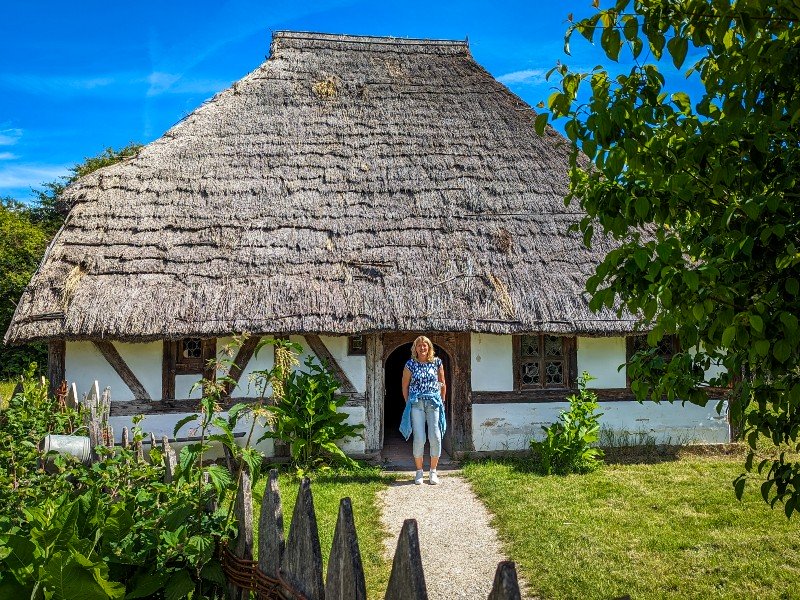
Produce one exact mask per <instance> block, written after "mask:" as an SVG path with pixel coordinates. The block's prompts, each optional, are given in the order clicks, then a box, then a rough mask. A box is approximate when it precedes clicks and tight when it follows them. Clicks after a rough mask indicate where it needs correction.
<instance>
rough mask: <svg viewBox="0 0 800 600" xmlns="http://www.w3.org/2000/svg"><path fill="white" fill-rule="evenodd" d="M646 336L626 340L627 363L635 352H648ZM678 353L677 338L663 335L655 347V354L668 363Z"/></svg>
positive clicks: (634, 336) (630, 337)
mask: <svg viewBox="0 0 800 600" xmlns="http://www.w3.org/2000/svg"><path fill="white" fill-rule="evenodd" d="M650 349H651V348H650V344H648V343H647V336H646V335H632V336H629V337H628V338H627V362H630V361H631V358H633V355H634V354H636V353H637V352H641V351H647V350H650ZM677 351H678V338H677V337H676V336H674V335H665V336H664V337H662V338H661V340H660V341H659V342H658V345H657V346H656V354H657V355H658V356H660V357H661V358H662V359H664V361H665V362H668V361H669V360H671V359H672V356H673V355H674V354H675V353H676V352H677ZM627 379H628V386H630V384H631V380H630V375H628V376H627Z"/></svg>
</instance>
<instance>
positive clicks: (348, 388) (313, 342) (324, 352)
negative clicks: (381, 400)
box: [305, 335, 356, 394]
mask: <svg viewBox="0 0 800 600" xmlns="http://www.w3.org/2000/svg"><path fill="white" fill-rule="evenodd" d="M305 338H306V342H307V343H308V345H309V347H310V348H311V350H313V351H314V354H316V355H317V358H319V359H320V360H321V361H322V362H327V363H328V368H330V370H331V371H333V374H334V375H335V376H336V379H338V380H339V382H340V383H341V384H342V387H341V388H340V390H341V392H342V393H343V394H355V393H356V387H355V386H354V385H353V382H352V381H350V378H349V377H348V376H347V373H345V372H344V369H342V367H341V365H340V364H339V363H338V362H337V361H336V359H335V358H334V356H333V354H331V352H330V350H328V347H327V346H326V345H325V342H323V341H322V338H320V337H319V336H318V335H306V336H305Z"/></svg>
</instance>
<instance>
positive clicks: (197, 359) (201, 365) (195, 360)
mask: <svg viewBox="0 0 800 600" xmlns="http://www.w3.org/2000/svg"><path fill="white" fill-rule="evenodd" d="M216 354H217V340H216V338H209V339H202V338H183V339H182V340H177V341H169V340H166V341H165V342H164V361H163V368H162V380H161V386H162V387H161V397H162V398H164V399H173V398H175V377H176V375H199V376H202V377H205V378H210V377H211V376H212V375H213V369H209V367H208V361H209V360H213V359H214V358H215V357H216Z"/></svg>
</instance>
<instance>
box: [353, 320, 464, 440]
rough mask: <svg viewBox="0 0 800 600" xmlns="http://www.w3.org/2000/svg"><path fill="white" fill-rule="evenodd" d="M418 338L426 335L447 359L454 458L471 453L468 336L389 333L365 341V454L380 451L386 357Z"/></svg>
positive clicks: (404, 332)
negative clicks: (455, 455)
mask: <svg viewBox="0 0 800 600" xmlns="http://www.w3.org/2000/svg"><path fill="white" fill-rule="evenodd" d="M419 335H427V336H428V337H429V338H431V341H432V342H433V343H434V344H435V345H437V346H439V347H440V348H442V349H443V350H444V351H445V352H447V354H448V355H449V357H450V363H451V364H450V371H451V372H450V374H449V378H450V381H451V382H452V384H451V387H450V391H449V395H450V398H451V402H452V408H451V414H452V419H451V422H449V423H448V429H449V430H450V431H451V433H452V447H453V451H454V454H458V453H463V452H469V451H470V450H473V449H474V445H473V441H472V363H471V360H472V359H471V353H470V344H471V336H470V334H469V332H448V333H428V332H413V331H410V332H409V331H402V332H394V331H393V332H389V333H383V334H372V335H369V336H368V337H367V398H366V406H365V408H366V411H365V413H366V414H365V421H366V431H365V435H364V442H365V444H366V449H367V452H371V451H380V450H381V448H382V447H383V411H384V406H383V403H384V398H385V395H386V387H385V373H386V371H385V369H386V360H387V359H388V358H389V355H390V354H391V353H392V352H394V351H395V350H396V349H397V348H399V347H400V346H402V345H404V344H408V343H411V342H413V341H414V339H415V338H416V337H417V336H419Z"/></svg>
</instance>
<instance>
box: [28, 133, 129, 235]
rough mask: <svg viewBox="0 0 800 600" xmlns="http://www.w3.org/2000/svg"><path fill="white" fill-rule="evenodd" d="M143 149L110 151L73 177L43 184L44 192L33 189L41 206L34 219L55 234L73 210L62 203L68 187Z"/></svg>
mask: <svg viewBox="0 0 800 600" xmlns="http://www.w3.org/2000/svg"><path fill="white" fill-rule="evenodd" d="M141 149H142V145H141V144H136V143H134V142H131V143H129V144H128V145H127V146H124V147H122V148H120V149H119V150H115V149H114V148H106V149H105V150H103V151H102V152H101V153H100V154H98V155H97V156H92V157H88V158H84V159H83V162H82V163H78V164H76V165H75V166H73V167H71V168H70V175H67V176H65V177H60V178H59V179H56V180H55V181H50V182H48V183H43V184H42V189H39V190H33V192H34V193H35V194H36V196H37V205H36V207H34V208H32V209H31V214H32V216H33V218H34V220H35V221H36V222H37V223H40V224H41V225H42V226H43V227H45V228H46V229H47V230H48V231H50V232H51V235H54V234H55V232H56V231H58V228H59V227H61V224H62V223H63V222H64V217H66V216H67V213H68V212H69V209H70V208H72V207H71V206H67V205H66V204H65V203H64V202H63V201H62V194H63V193H64V190H65V189H67V186H69V185H70V184H71V183H74V182H75V181H77V180H78V179H80V178H81V177H83V176H84V175H88V174H89V173H91V172H93V171H96V170H97V169H101V168H103V167H108V166H110V165H113V164H116V163H118V162H120V161H122V160H125V159H127V158H132V157H134V156H136V155H137V154H138V153H139V151H140V150H141Z"/></svg>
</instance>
